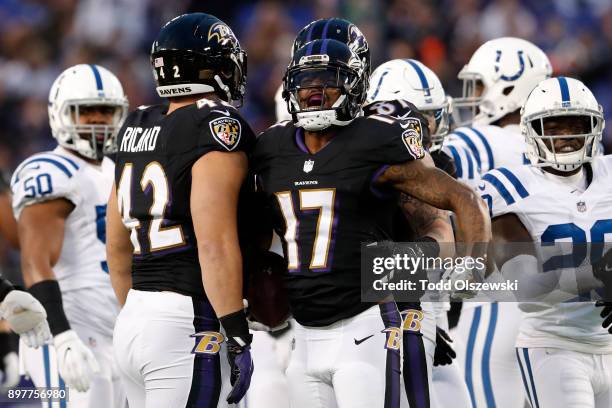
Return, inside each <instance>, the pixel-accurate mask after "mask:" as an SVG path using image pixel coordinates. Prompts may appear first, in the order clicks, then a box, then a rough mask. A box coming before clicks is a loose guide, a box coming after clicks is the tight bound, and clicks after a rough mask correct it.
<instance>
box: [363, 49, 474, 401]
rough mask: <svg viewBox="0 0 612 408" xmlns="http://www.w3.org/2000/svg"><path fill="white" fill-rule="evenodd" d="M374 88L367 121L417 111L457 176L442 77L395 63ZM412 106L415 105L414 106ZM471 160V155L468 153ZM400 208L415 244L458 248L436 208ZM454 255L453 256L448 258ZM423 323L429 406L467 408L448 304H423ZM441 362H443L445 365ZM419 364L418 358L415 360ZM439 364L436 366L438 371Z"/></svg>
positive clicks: (404, 200) (438, 155) (413, 204)
mask: <svg viewBox="0 0 612 408" xmlns="http://www.w3.org/2000/svg"><path fill="white" fill-rule="evenodd" d="M370 82H371V84H373V86H372V87H371V88H370V90H369V91H368V96H367V99H366V101H367V102H368V104H367V105H366V106H365V107H364V111H365V113H366V115H369V114H376V113H377V114H383V115H390V116H394V117H396V118H398V119H402V118H407V117H409V116H410V115H411V114H413V112H414V111H416V110H417V109H418V111H420V112H421V113H422V114H423V115H424V116H425V118H426V119H427V121H428V123H429V130H430V133H431V138H430V141H429V142H424V144H425V145H426V147H427V148H429V151H430V153H431V156H432V158H433V159H434V162H435V163H436V167H438V168H441V169H442V170H445V171H446V172H447V173H449V174H450V175H451V176H454V171H453V170H454V166H453V159H452V158H451V157H449V156H448V155H447V154H446V152H444V151H442V150H441V147H442V145H443V141H444V138H445V137H446V135H447V134H448V130H449V116H450V111H451V102H450V98H449V97H448V96H447V95H446V93H445V92H444V88H443V87H442V84H441V82H440V79H439V78H438V76H437V75H436V74H435V73H434V72H433V71H432V70H431V69H429V68H428V67H427V66H425V65H424V64H423V63H421V62H420V61H417V60H412V59H403V60H402V59H396V60H391V61H387V62H385V63H384V64H382V65H380V66H379V67H378V68H376V70H374V72H373V73H372V76H371V79H370ZM408 101H410V102H412V103H414V105H413V104H412V103H410V102H408ZM468 154H469V153H468ZM400 202H401V207H402V210H403V211H404V214H405V218H406V220H407V221H408V223H409V227H408V229H410V230H412V233H413V236H412V237H410V238H408V239H406V240H411V239H413V238H415V237H418V236H428V237H432V238H434V239H436V241H437V242H439V243H446V246H448V244H451V243H453V242H454V237H453V231H452V227H451V225H450V223H449V221H448V214H447V213H446V212H445V211H441V210H438V209H436V208H432V207H431V206H429V205H427V204H424V203H422V202H419V201H418V200H415V199H414V198H412V197H410V196H407V195H405V194H402V196H401V198H400ZM450 255H452V254H450ZM421 306H422V308H423V315H424V318H423V320H422V322H421V325H420V326H421V330H420V332H421V333H422V335H423V338H424V347H425V351H426V356H427V360H426V361H427V378H426V380H427V381H428V384H429V388H430V398H431V406H433V407H442V406H445V404H443V401H444V399H445V398H446V396H450V398H452V399H453V405H454V406H457V407H468V406H469V405H470V402H469V396H468V393H467V388H466V386H465V382H464V381H463V378H462V375H461V373H460V371H459V368H458V366H457V364H454V365H452V364H451V365H448V364H449V363H450V362H452V357H451V356H452V355H453V353H454V351H453V350H452V348H451V347H450V346H449V344H448V340H447V339H448V334H447V332H448V319H447V314H446V313H447V311H448V310H449V309H450V303H448V302H447V301H442V300H440V301H437V302H422V303H421ZM404 314H405V316H406V317H407V318H409V319H410V320H409V321H406V319H405V323H409V324H405V325H404V330H405V332H404V350H403V351H404V368H403V370H402V371H403V375H404V383H405V385H406V386H408V385H409V384H410V383H411V382H412V381H413V377H414V376H415V375H416V373H415V370H416V368H417V367H415V366H414V365H413V366H412V367H410V366H409V365H408V364H409V362H410V358H409V359H407V358H406V357H407V356H408V357H410V352H411V350H412V348H411V347H409V345H408V344H407V339H409V336H406V334H407V333H406V330H410V329H411V328H413V327H414V325H415V322H414V317H415V316H419V314H418V313H416V312H414V311H410V310H406V313H404ZM441 357H445V359H444V361H442V360H443V359H442V358H441ZM413 358H416V357H413ZM434 364H435V365H434ZM406 391H407V394H408V395H409V399H410V406H411V407H417V406H420V405H419V401H418V400H417V398H416V396H415V395H411V393H410V392H409V387H406Z"/></svg>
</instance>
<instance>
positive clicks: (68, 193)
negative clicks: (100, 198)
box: [11, 152, 80, 218]
mask: <svg viewBox="0 0 612 408" xmlns="http://www.w3.org/2000/svg"><path fill="white" fill-rule="evenodd" d="M79 169H80V166H79V165H78V164H77V163H76V162H74V160H72V159H69V158H67V157H64V156H61V155H59V154H56V153H53V152H45V153H39V154H36V155H34V156H31V157H29V158H28V159H26V160H24V161H23V163H21V164H20V165H19V166H18V167H17V170H15V172H14V173H13V177H12V179H11V190H12V193H13V212H14V214H15V217H16V218H17V217H19V214H20V213H21V210H23V208H24V207H25V206H27V205H31V204H35V203H37V202H42V201H47V200H52V199H56V198H66V199H68V200H70V201H72V202H73V203H74V204H75V205H78V199H79V195H78V192H77V189H76V183H75V179H76V176H77V174H78V172H79Z"/></svg>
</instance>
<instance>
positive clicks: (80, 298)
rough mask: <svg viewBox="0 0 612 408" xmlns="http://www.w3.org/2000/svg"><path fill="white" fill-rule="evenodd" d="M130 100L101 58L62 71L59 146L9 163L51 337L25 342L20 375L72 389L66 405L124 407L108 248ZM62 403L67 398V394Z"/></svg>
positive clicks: (26, 257) (32, 288)
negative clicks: (118, 153) (120, 135)
mask: <svg viewBox="0 0 612 408" xmlns="http://www.w3.org/2000/svg"><path fill="white" fill-rule="evenodd" d="M126 112H127V99H126V97H125V95H124V93H123V88H122V87H121V84H120V82H119V80H118V79H117V77H115V75H113V74H112V73H111V72H110V71H108V70H107V69H105V68H103V67H101V66H98V65H85V64H81V65H75V66H72V67H70V68H68V69H66V70H65V71H64V72H62V73H61V74H60V75H59V76H58V77H57V79H56V80H55V82H54V83H53V85H52V87H51V90H50V92H49V124H50V126H51V132H52V134H53V137H54V138H55V139H56V140H57V142H58V145H59V146H58V147H56V148H55V149H54V150H53V151H49V152H42V153H38V154H35V155H33V156H31V157H29V158H28V159H26V160H25V161H24V162H23V163H22V164H20V165H19V167H17V169H16V170H15V172H14V174H13V177H12V180H11V188H12V192H13V212H14V214H15V218H16V219H17V221H18V226H19V243H20V248H21V267H22V270H23V277H24V282H25V284H26V286H27V287H29V292H30V293H31V294H32V295H34V297H36V298H37V299H38V300H39V301H40V303H42V305H43V306H44V307H45V310H46V312H47V317H48V320H49V326H50V329H51V333H52V335H53V344H48V345H45V346H43V347H42V349H39V350H35V349H32V348H30V347H27V346H26V345H25V344H23V343H22V344H21V347H20V353H19V354H20V358H21V360H22V366H23V367H24V370H25V373H26V374H28V375H29V376H30V377H31V378H32V381H33V382H34V384H35V385H36V386H37V387H60V388H64V387H65V386H68V387H70V388H71V392H70V398H69V404H70V406H88V407H109V406H121V404H123V403H124V400H125V394H124V393H123V391H122V388H121V387H120V383H119V378H118V375H117V373H116V370H115V369H114V362H113V356H112V350H111V348H112V337H111V336H112V330H113V327H114V324H115V318H116V316H117V313H118V304H117V300H116V299H115V297H114V293H113V290H112V287H111V284H110V278H109V276H108V266H107V263H106V255H105V249H104V245H105V234H104V231H105V229H104V228H105V227H104V225H105V217H106V201H107V199H108V195H109V193H110V187H111V183H112V175H113V163H112V161H111V160H110V159H108V158H106V157H105V156H104V155H105V154H109V153H113V152H114V150H115V148H116V144H115V138H116V132H117V130H118V128H119V126H120V125H121V123H122V121H123V120H124V118H125V115H126ZM64 403H65V401H64Z"/></svg>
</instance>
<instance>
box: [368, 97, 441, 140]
mask: <svg viewBox="0 0 612 408" xmlns="http://www.w3.org/2000/svg"><path fill="white" fill-rule="evenodd" d="M363 112H364V114H365V116H370V115H387V116H393V117H394V118H398V119H407V118H415V119H418V120H420V121H421V123H423V124H424V126H423V146H425V147H427V146H429V144H430V143H431V136H430V133H429V126H428V124H429V122H428V121H427V118H426V117H425V116H424V115H423V114H422V113H421V111H420V110H419V109H418V108H417V107H416V106H415V105H414V104H412V103H410V102H408V101H404V100H402V99H397V100H394V101H374V102H371V103H369V104H367V105H365V106H364V107H363Z"/></svg>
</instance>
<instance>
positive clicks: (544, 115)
mask: <svg viewBox="0 0 612 408" xmlns="http://www.w3.org/2000/svg"><path fill="white" fill-rule="evenodd" d="M559 116H572V117H584V118H586V119H587V120H588V123H589V124H590V129H591V131H590V132H588V133H584V134H576V135H565V134H561V135H555V134H546V132H545V131H544V122H545V121H546V120H547V119H549V118H552V117H559ZM576 119H577V120H578V118H576ZM604 127H605V121H604V117H603V109H602V107H601V105H599V103H597V100H596V99H595V97H594V96H593V94H592V93H591V91H590V90H589V88H587V87H586V86H585V85H584V84H583V83H582V82H580V81H578V80H577V79H573V78H566V77H558V78H550V79H547V80H545V81H542V82H540V84H539V85H538V86H536V88H535V89H534V90H533V91H532V92H531V93H530V94H529V97H528V98H527V101H526V102H525V106H523V108H522V110H521V132H522V133H523V135H524V136H525V139H526V141H527V156H528V157H529V160H530V161H531V163H532V164H533V165H537V166H541V167H553V168H555V169H557V170H560V171H572V170H574V169H576V168H578V167H580V166H581V165H582V164H583V163H584V162H587V161H589V160H591V159H592V158H593V156H595V155H596V154H597V151H598V148H599V143H600V141H601V135H602V132H603V129H604ZM578 138H582V139H583V140H584V144H583V145H582V147H581V148H580V149H579V150H575V151H572V152H557V151H556V150H555V145H554V141H555V140H556V139H578ZM545 141H548V142H549V145H550V147H549V146H547V145H546V143H545Z"/></svg>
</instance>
